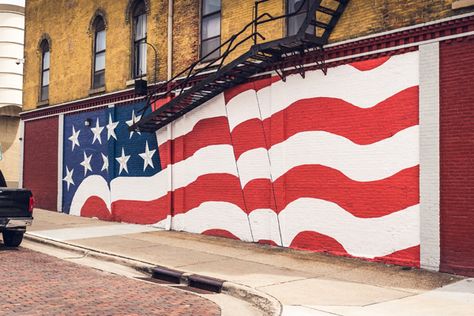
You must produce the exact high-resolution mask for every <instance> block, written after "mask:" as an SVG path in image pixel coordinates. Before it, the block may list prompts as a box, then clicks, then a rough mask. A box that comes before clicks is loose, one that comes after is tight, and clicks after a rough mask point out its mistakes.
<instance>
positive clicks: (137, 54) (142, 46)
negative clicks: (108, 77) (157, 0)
mask: <svg viewBox="0 0 474 316" xmlns="http://www.w3.org/2000/svg"><path fill="white" fill-rule="evenodd" d="M146 22H147V15H146V7H145V3H144V2H143V1H139V2H137V3H136V4H135V7H134V9H133V78H140V77H143V76H145V75H146V71H147V69H146V68H147V61H146V60H147V56H146V52H147V45H146V35H147V29H146Z"/></svg>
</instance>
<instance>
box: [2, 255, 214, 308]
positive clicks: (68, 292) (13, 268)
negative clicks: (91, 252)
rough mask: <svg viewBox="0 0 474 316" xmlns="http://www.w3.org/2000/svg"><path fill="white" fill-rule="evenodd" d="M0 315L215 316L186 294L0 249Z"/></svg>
mask: <svg viewBox="0 0 474 316" xmlns="http://www.w3.org/2000/svg"><path fill="white" fill-rule="evenodd" d="M0 315H68V316H69V315H220V310H219V307H218V306H217V305H216V304H214V303H212V302H210V301H208V300H206V299H204V298H201V297H198V296H196V295H193V294H188V293H186V292H182V291H177V290H174V289H170V288H167V287H162V286H159V285H156V284H152V283H147V282H143V281H137V280H132V279H129V278H125V277H121V276H115V275H111V274H107V273H104V272H100V271H97V270H94V269H91V268H87V267H83V266H80V265H76V264H74V263H70V262H67V261H62V260H60V259H56V258H54V257H50V256H46V255H44V254H40V253H37V252H33V251H31V250H28V249H23V248H20V249H19V250H14V249H13V250H12V249H6V248H4V247H3V246H0Z"/></svg>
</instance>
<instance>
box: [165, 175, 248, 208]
mask: <svg viewBox="0 0 474 316" xmlns="http://www.w3.org/2000/svg"><path fill="white" fill-rule="evenodd" d="M208 201H223V202H228V203H232V204H235V205H237V206H238V207H240V208H241V209H242V210H245V205H244V201H243V195H242V189H241V187H240V180H239V178H237V177H236V176H234V175H231V174H219V173H217V174H208V175H204V176H201V177H199V178H197V180H196V181H194V182H193V183H191V184H189V185H187V186H186V187H183V188H179V189H176V190H175V191H174V192H173V202H174V215H176V214H180V213H186V212H187V211H189V210H191V209H193V208H196V207H198V206H199V205H201V204H202V203H204V202H208Z"/></svg>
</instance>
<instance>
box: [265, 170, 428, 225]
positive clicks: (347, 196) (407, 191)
mask: <svg viewBox="0 0 474 316" xmlns="http://www.w3.org/2000/svg"><path fill="white" fill-rule="evenodd" d="M418 178H419V167H418V166H416V167H413V168H409V169H405V170H402V171H400V172H399V173H397V174H395V175H393V176H391V177H389V178H386V179H383V180H378V181H371V182H357V181H354V180H351V179H349V178H348V177H346V176H345V175H344V174H343V173H342V172H340V171H338V170H336V169H332V168H329V167H325V166H321V165H303V166H298V167H295V168H293V169H291V170H290V171H288V172H287V173H286V174H285V175H283V176H281V177H280V178H279V179H277V180H276V181H275V182H274V183H273V188H274V190H275V195H276V197H277V206H278V213H279V212H281V211H282V210H283V209H285V207H286V206H287V205H288V204H289V203H291V202H293V201H295V200H297V199H299V198H303V197H308V198H316V199H321V200H325V201H329V202H334V203H336V204H338V205H339V206H340V207H342V208H343V209H345V210H346V211H347V212H349V213H351V214H352V215H354V216H356V217H360V218H375V217H382V216H385V215H388V214H391V213H394V212H398V211H400V210H403V209H405V208H407V207H410V206H413V205H417V204H419V202H420V198H419V184H418Z"/></svg>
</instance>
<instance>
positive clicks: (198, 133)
mask: <svg viewBox="0 0 474 316" xmlns="http://www.w3.org/2000/svg"><path fill="white" fill-rule="evenodd" d="M230 143H231V140H230V131H229V123H228V121H227V118H226V117H223V116H220V117H213V118H208V119H203V120H201V121H199V122H198V123H197V124H196V125H195V126H194V128H193V130H192V131H191V132H189V133H187V134H185V135H182V136H179V137H177V138H175V139H173V140H168V141H167V142H166V143H164V144H162V145H160V146H159V151H160V154H161V152H162V150H163V152H164V153H166V154H168V155H169V148H170V147H172V148H173V163H177V162H180V161H182V160H185V159H187V158H189V157H191V156H192V155H194V154H195V153H196V151H198V150H199V149H201V148H204V147H207V146H211V145H221V144H230ZM168 160H169V159H168ZM166 162H167V163H170V162H169V161H166ZM162 166H163V164H162ZM166 166H167V165H165V167H166Z"/></svg>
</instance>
